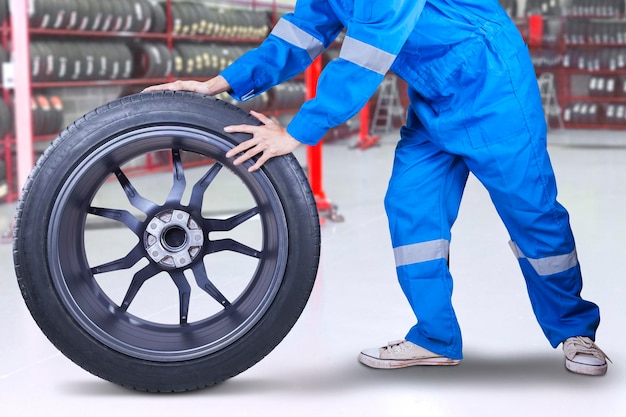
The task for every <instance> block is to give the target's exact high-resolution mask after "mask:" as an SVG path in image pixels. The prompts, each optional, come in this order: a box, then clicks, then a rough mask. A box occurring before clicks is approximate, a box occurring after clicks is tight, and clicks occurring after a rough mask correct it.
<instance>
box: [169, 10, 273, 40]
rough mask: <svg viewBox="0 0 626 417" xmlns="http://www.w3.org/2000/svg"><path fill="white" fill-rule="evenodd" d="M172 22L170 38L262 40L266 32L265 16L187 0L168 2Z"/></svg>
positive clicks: (267, 16)
mask: <svg viewBox="0 0 626 417" xmlns="http://www.w3.org/2000/svg"><path fill="white" fill-rule="evenodd" d="M162 4H164V3H162ZM172 20H173V26H172V32H173V34H174V35H189V36H195V35H205V36H213V37H217V38H231V39H232V38H238V39H263V38H265V37H266V36H267V34H268V33H269V29H270V19H269V15H267V14H264V13H259V12H255V11H252V10H244V9H230V8H229V9H223V8H218V7H215V6H210V5H206V4H202V3H196V2H189V1H187V2H182V1H177V2H172Z"/></svg>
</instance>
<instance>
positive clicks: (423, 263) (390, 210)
mask: <svg viewBox="0 0 626 417" xmlns="http://www.w3.org/2000/svg"><path fill="white" fill-rule="evenodd" d="M402 135H403V138H402V140H401V141H400V142H399V144H398V147H397V149H396V153H395V160H394V168H393V173H392V176H391V180H390V182H389V188H388V191H387V194H386V197H385V208H386V211H387V216H388V219H389V228H390V233H391V239H392V244H393V247H394V255H395V259H396V270H397V274H398V280H399V282H400V286H401V288H402V290H403V292H404V294H405V296H406V297H407V299H408V301H409V303H410V305H411V308H412V309H413V312H414V313H415V316H416V318H417V324H416V325H415V326H413V327H412V328H411V329H410V331H409V332H408V334H407V335H406V339H407V340H409V341H411V342H413V343H415V344H417V345H420V346H422V347H424V348H426V349H428V350H430V351H432V352H435V353H437V354H440V355H444V356H447V357H449V358H452V359H462V341H461V332H460V329H459V325H458V322H457V319H456V315H455V313H454V309H453V307H452V303H451V297H452V287H453V284H452V277H451V275H450V271H449V268H448V262H447V260H448V249H449V242H450V229H451V227H452V224H453V223H454V221H455V220H456V217H457V214H458V210H459V205H460V201H461V196H462V194H463V189H464V187H465V184H466V181H467V177H468V170H467V167H466V166H465V164H464V162H463V161H462V159H461V158H459V157H457V156H454V155H451V154H449V153H446V152H444V151H442V150H440V149H438V148H437V147H436V146H435V145H434V144H432V143H431V142H429V141H428V140H427V139H425V138H421V137H420V135H418V134H417V132H414V131H411V130H409V129H407V128H404V129H403V130H402Z"/></svg>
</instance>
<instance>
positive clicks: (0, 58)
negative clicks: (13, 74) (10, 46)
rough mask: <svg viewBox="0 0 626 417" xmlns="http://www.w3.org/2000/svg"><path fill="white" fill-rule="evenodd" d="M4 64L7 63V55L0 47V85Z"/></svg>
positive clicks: (0, 46)
mask: <svg viewBox="0 0 626 417" xmlns="http://www.w3.org/2000/svg"><path fill="white" fill-rule="evenodd" d="M5 62H9V53H8V52H7V51H6V50H5V49H4V48H3V47H2V45H0V84H2V80H3V78H2V77H3V76H4V73H3V72H2V70H3V68H2V65H3V64H4V63H5Z"/></svg>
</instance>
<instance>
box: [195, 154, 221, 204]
mask: <svg viewBox="0 0 626 417" xmlns="http://www.w3.org/2000/svg"><path fill="white" fill-rule="evenodd" d="M221 169H222V166H221V165H219V164H217V163H215V164H214V165H213V166H212V167H211V168H210V169H209V170H208V171H207V172H206V173H205V174H204V175H203V176H202V178H200V179H199V180H198V182H197V183H196V184H195V185H194V186H193V190H192V191H191V198H190V201H189V205H190V206H191V207H193V208H196V209H198V210H200V208H201V207H202V197H203V195H204V192H205V191H206V189H207V188H209V185H211V182H213V180H214V179H215V177H216V176H217V174H218V173H219V172H220V170H221Z"/></svg>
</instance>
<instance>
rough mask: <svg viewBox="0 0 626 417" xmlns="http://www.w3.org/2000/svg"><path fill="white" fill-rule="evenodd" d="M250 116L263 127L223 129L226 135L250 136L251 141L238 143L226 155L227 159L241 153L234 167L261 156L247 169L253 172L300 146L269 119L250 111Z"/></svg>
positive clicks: (242, 126) (246, 126) (284, 130)
mask: <svg viewBox="0 0 626 417" xmlns="http://www.w3.org/2000/svg"><path fill="white" fill-rule="evenodd" d="M250 114H252V115H253V116H254V117H256V118H257V119H259V121H260V122H261V123H263V125H261V126H251V125H236V126H226V127H225V128H224V131H226V132H228V133H237V132H240V133H250V134H251V135H252V139H249V140H247V141H245V142H242V143H240V144H239V145H237V146H235V147H234V148H233V149H231V150H230V151H228V152H227V153H226V157H227V158H232V157H233V156H235V155H237V154H239V153H242V155H240V156H239V157H238V158H237V159H235V160H234V161H233V163H234V164H235V165H240V164H242V163H244V162H246V161H247V160H248V159H250V158H252V157H253V156H255V155H258V154H261V156H260V157H259V159H257V161H256V163H255V164H254V165H252V166H251V167H250V168H248V171H249V172H253V171H256V170H257V169H259V168H261V166H262V165H263V164H264V163H265V162H267V160H268V159H270V158H273V157H275V156H280V155H286V154H288V153H290V152H293V151H294V150H295V149H296V148H297V147H298V146H299V145H300V144H301V143H300V142H299V141H298V140H296V139H295V138H293V137H292V136H291V135H290V134H289V133H287V129H285V128H284V127H282V126H281V125H280V124H278V123H276V122H275V121H273V120H272V119H270V118H269V117H267V116H265V115H263V114H261V113H258V112H255V111H251V112H250Z"/></svg>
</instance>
